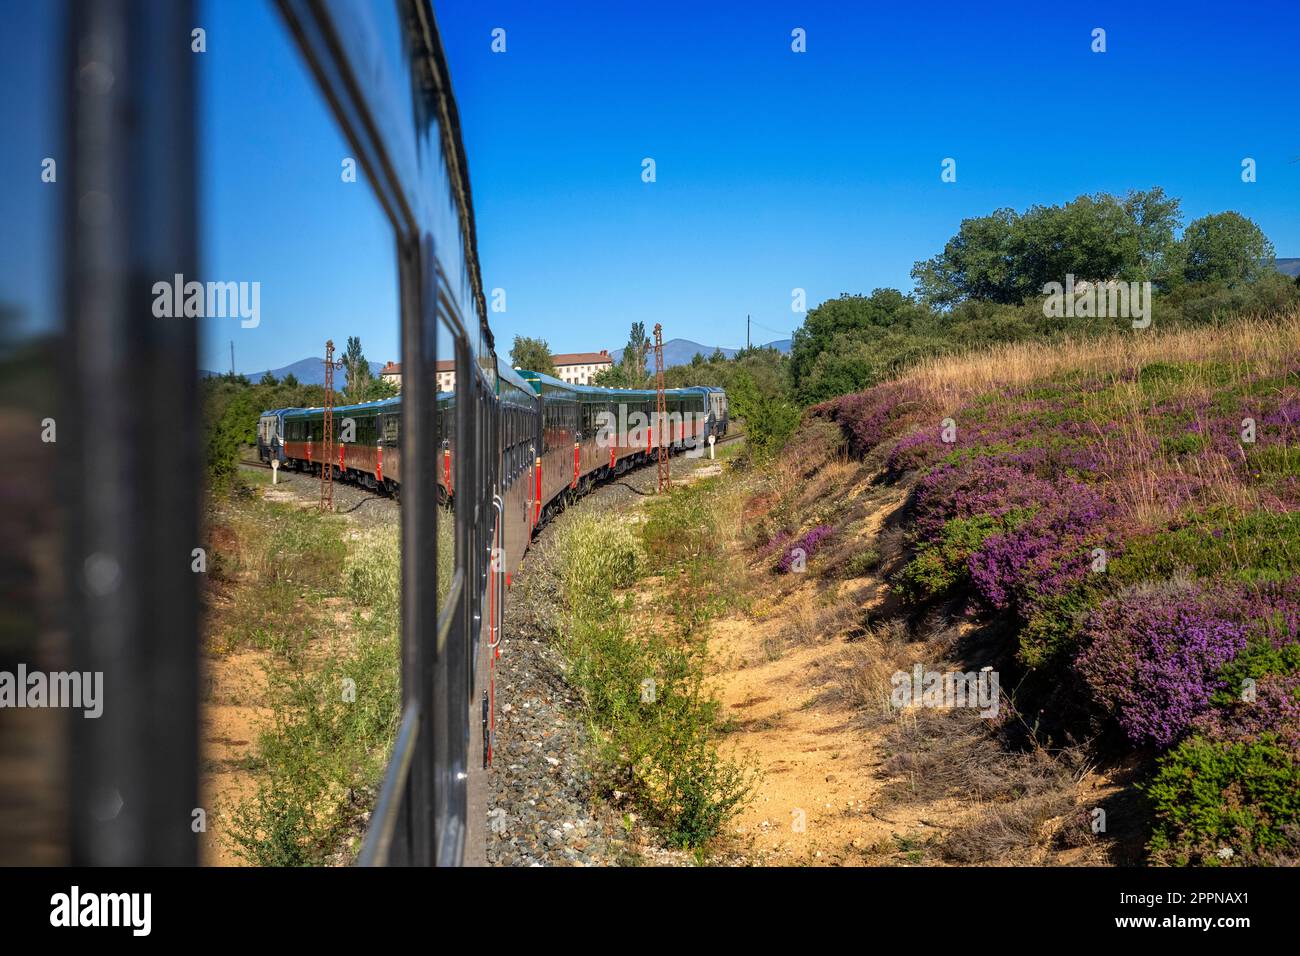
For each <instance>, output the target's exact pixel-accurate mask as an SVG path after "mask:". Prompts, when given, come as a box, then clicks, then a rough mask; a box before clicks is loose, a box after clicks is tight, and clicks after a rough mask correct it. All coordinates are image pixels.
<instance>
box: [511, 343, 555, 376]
mask: <svg viewBox="0 0 1300 956" xmlns="http://www.w3.org/2000/svg"><path fill="white" fill-rule="evenodd" d="M510 364H511V365H513V366H514V367H515V368H522V369H527V370H529V371H530V372H541V373H542V374H543V375H554V374H555V363H554V361H552V359H551V347H550V346H549V345H547V344H546V340H545V339H534V338H529V337H528V336H525V335H516V336H515V344H514V345H512V346H511V347H510Z"/></svg>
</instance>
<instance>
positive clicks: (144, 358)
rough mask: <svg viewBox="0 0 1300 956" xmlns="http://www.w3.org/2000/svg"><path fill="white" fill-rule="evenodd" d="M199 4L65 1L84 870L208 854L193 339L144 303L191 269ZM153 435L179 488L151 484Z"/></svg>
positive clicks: (70, 572) (69, 389) (74, 809)
mask: <svg viewBox="0 0 1300 956" xmlns="http://www.w3.org/2000/svg"><path fill="white" fill-rule="evenodd" d="M191 13H192V6H191V4H190V3H189V2H188V0H175V2H172V0H103V2H95V0H72V2H70V3H69V5H68V9H67V20H66V31H67V32H66V39H67V45H66V53H65V54H64V55H65V56H67V57H68V59H67V61H66V69H65V70H64V76H65V82H66V83H67V86H66V87H65V89H64V91H63V95H64V97H65V99H66V102H67V110H66V115H67V118H68V119H67V126H66V127H65V137H66V141H65V148H66V154H67V155H68V157H69V161H68V162H67V163H66V167H65V168H68V169H69V176H68V179H67V183H68V188H69V200H68V202H66V204H65V213H64V215H65V219H64V224H63V237H64V238H63V241H64V246H63V254H62V269H63V277H64V281H63V289H64V296H65V298H64V302H63V311H64V328H63V331H64V341H63V348H62V350H61V351H62V368H61V375H62V377H63V382H62V386H63V387H62V389H61V393H62V406H61V410H60V415H61V417H60V421H59V424H60V426H61V427H60V429H59V431H60V437H61V438H62V439H63V441H61V442H60V443H59V449H60V452H61V454H60V456H59V457H60V462H59V475H58V481H59V486H60V497H61V500H62V501H63V502H65V503H66V505H67V509H68V515H67V516H68V520H67V524H66V528H65V533H64V539H63V560H64V582H65V587H66V593H67V602H66V614H67V625H68V634H69V654H70V659H71V666H72V668H73V669H75V670H78V671H100V672H103V674H104V684H105V686H104V696H105V698H106V700H105V703H104V708H103V714H102V716H101V717H99V718H98V719H95V720H82V719H72V720H70V721H69V723H70V727H69V729H68V736H69V748H68V749H69V758H70V759H69V766H68V793H69V801H68V814H69V821H68V823H69V858H70V861H71V862H72V863H74V864H79V865H156V864H176V863H180V864H189V863H194V862H196V861H197V859H198V837H197V834H196V833H195V832H194V828H193V826H192V822H193V819H194V812H195V810H196V809H197V808H198V807H199V792H198V760H199V744H198V733H199V725H198V716H199V715H198V697H199V694H198V690H199V686H198V671H199V612H198V607H199V592H198V580H197V575H196V574H195V573H194V572H193V571H192V570H191V561H192V560H193V558H192V549H194V548H196V547H198V546H199V544H200V541H199V516H200V507H201V488H200V484H201V483H200V482H198V481H197V480H195V478H196V476H198V475H200V474H201V473H202V472H201V466H200V463H201V461H202V459H201V456H200V442H199V437H200V436H199V430H200V427H201V419H200V416H199V412H198V371H197V369H198V366H197V334H196V329H195V323H194V322H193V321H190V320H187V319H185V318H183V317H178V318H175V319H156V318H154V317H153V314H152V309H151V304H152V299H153V296H152V284H153V282H154V281H158V280H162V279H168V280H170V277H171V276H173V275H175V274H177V273H180V274H183V275H186V276H193V275H195V273H196V271H197V268H196V267H197V262H198V255H197V250H198V243H197V225H196V222H197V212H196V199H195V196H196V183H195V168H196V164H195V148H196V146H195V144H196V141H197V138H196V126H195V120H194V115H195V105H196V94H195V83H194V66H193V56H192V54H191V53H190V51H189V47H188V44H186V43H184V42H180V41H178V39H177V38H184V37H188V35H189V30H190V28H191V25H192V22H193V18H192V16H191ZM142 370H143V371H145V374H141V371H142ZM159 435H164V436H167V441H166V461H165V467H166V469H167V471H168V472H170V473H173V474H179V475H182V476H186V480H181V481H162V482H160V481H158V480H157V478H158V474H159V472H158V469H159V464H160V463H159V461H158V454H159V446H158V443H157V441H155V440H153V439H155V438H156V437H157V436H159ZM88 561H89V562H93V563H94V565H95V566H96V567H97V568H98V569H99V571H100V573H98V574H94V575H92V574H91V573H88V567H89V565H88V563H87V562H88Z"/></svg>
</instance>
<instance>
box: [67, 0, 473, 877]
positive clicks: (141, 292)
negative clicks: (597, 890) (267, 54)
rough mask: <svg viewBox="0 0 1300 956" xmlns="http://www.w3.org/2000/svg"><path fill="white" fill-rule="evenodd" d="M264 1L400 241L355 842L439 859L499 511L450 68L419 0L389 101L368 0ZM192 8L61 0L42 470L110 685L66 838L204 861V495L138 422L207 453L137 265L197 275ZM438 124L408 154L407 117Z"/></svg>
mask: <svg viewBox="0 0 1300 956" xmlns="http://www.w3.org/2000/svg"><path fill="white" fill-rule="evenodd" d="M271 2H274V3H275V4H276V5H277V6H278V8H279V10H280V12H281V14H282V16H283V19H284V21H285V24H286V26H287V27H288V29H289V32H290V33H291V35H292V36H293V38H294V40H295V41H296V44H297V46H298V48H299V50H300V52H301V53H302V55H303V57H304V59H305V61H306V63H307V65H308V68H309V69H310V70H311V72H312V74H313V75H314V77H315V79H316V82H317V86H318V88H319V90H320V92H321V93H322V94H323V96H324V97H325V99H326V101H327V103H328V104H329V106H330V108H331V111H332V112H333V114H334V116H335V118H336V120H337V121H338V123H339V125H340V127H341V129H342V132H343V134H344V136H345V138H346V139H347V141H348V143H349V144H350V145H351V147H352V148H353V149H354V150H355V151H356V154H357V158H358V161H359V163H360V164H361V166H362V168H363V170H364V171H365V173H366V175H367V177H368V179H369V181H370V182H371V184H372V186H373V187H374V189H375V192H376V195H377V197H378V199H379V202H380V204H381V206H382V207H383V209H384V211H385V213H386V215H387V216H388V218H389V220H390V222H391V223H392V226H393V231H394V251H395V255H396V257H397V262H398V278H399V301H400V308H401V341H402V362H403V375H404V379H405V381H404V388H403V417H404V418H405V419H406V422H404V424H403V428H402V432H401V448H402V455H403V460H404V461H407V462H410V463H411V465H410V466H408V468H407V469H406V470H405V473H404V475H403V489H402V492H403V493H402V498H403V501H402V515H401V529H402V532H401V540H402V638H401V647H402V718H401V724H400V730H399V733H398V737H397V741H396V743H395V745H394V753H393V757H392V760H391V763H390V766H389V768H388V771H387V773H386V775H385V779H384V783H383V786H382V790H381V793H380V795H379V800H378V802H377V805H376V809H375V813H374V815H373V818H372V826H371V829H370V831H369V833H368V834H367V837H366V839H365V841H364V844H363V848H362V852H361V856H360V858H359V862H361V863H369V864H387V863H405V864H415V865H429V864H440V865H454V864H457V863H460V862H462V860H463V859H464V855H465V845H466V834H467V831H468V830H469V825H468V820H467V818H466V817H467V811H466V806H467V800H466V775H467V773H468V769H469V766H470V761H469V746H468V744H469V728H470V727H471V725H472V717H471V706H470V704H471V698H472V693H473V689H474V677H473V668H472V666H471V665H472V664H473V663H474V661H475V659H476V658H477V654H476V651H477V648H478V634H477V632H476V631H475V630H474V628H475V626H477V625H478V624H479V623H480V622H481V616H482V606H483V591H482V588H481V587H479V586H478V585H479V584H480V582H479V581H478V577H479V568H480V565H481V564H483V562H482V561H481V560H480V550H481V548H480V546H481V545H482V544H483V543H484V542H485V541H490V540H491V534H492V533H493V531H494V529H493V530H491V531H490V530H489V529H487V528H486V527H485V524H486V521H485V511H486V502H487V500H488V499H489V498H490V495H491V485H490V484H489V482H493V481H495V479H496V471H497V465H496V462H495V461H494V460H492V459H493V456H492V455H491V454H490V448H491V441H492V438H493V436H494V435H495V433H496V432H495V428H496V425H495V415H496V409H495V405H494V404H493V403H492V402H491V401H490V393H491V391H492V389H490V388H489V387H488V385H487V382H488V380H489V379H490V377H491V375H492V374H493V373H492V372H491V371H489V370H485V369H484V368H483V367H482V365H481V364H480V363H481V362H484V361H486V360H487V357H489V356H491V354H492V345H493V339H492V333H491V330H490V329H489V327H488V325H487V320H486V308H485V302H484V298H483V291H482V281H481V277H480V270H479V264H478V259H477V250H476V239H475V230H474V219H473V210H472V205H471V201H470V191H469V182H468V176H467V172H466V165H465V158H464V150H463V146H462V145H461V141H460V133H459V123H458V120H457V115H456V107H455V102H454V100H453V99H452V96H451V90H450V81H449V73H448V69H447V64H446V60H445V57H444V55H443V51H442V47H441V41H440V39H439V37H438V34H437V29H436V26H435V24H434V18H433V11H432V7H431V5H430V3H429V0H393V2H394V4H395V7H396V10H397V14H398V17H399V21H400V25H401V29H402V33H403V41H404V43H405V46H406V49H405V51H404V55H405V56H406V58H407V62H406V63H405V64H403V66H404V67H405V68H408V69H409V74H410V75H409V76H408V77H403V78H402V79H403V80H409V81H410V82H411V83H412V90H413V93H414V100H415V105H416V109H415V112H416V114H417V115H414V116H406V117H403V116H400V115H397V110H398V107H397V106H395V104H394V102H392V100H391V96H390V94H391V90H382V89H377V88H373V87H372V86H369V85H367V84H368V83H369V82H370V81H371V80H372V79H373V72H368V71H367V70H366V69H365V67H366V66H367V65H368V63H367V59H366V58H367V56H370V57H371V59H373V55H374V51H373V50H370V51H366V50H359V49H358V46H357V40H356V35H355V34H354V33H352V32H350V30H349V28H350V26H352V25H354V24H355V23H357V22H358V21H359V20H361V19H363V18H364V17H365V16H366V15H367V14H368V12H369V8H368V7H366V6H365V5H364V3H363V2H362V0H271ZM192 23H193V3H192V2H191V0H69V5H68V17H67V30H66V38H67V47H66V49H67V53H66V54H65V55H66V56H67V57H68V60H67V69H66V70H65V76H66V77H67V79H66V82H67V88H66V89H65V90H64V94H63V95H64V98H65V100H66V102H67V107H68V108H67V117H68V121H67V127H66V129H65V135H66V144H65V145H66V152H67V154H68V156H69V160H68V161H67V168H69V174H68V179H67V182H68V184H69V186H70V189H71V192H70V197H71V200H70V201H69V202H68V203H67V204H66V213H65V221H64V225H63V235H64V252H63V257H62V262H63V265H62V269H63V274H64V283H63V287H64V289H65V301H64V332H65V343H64V344H65V348H64V349H63V365H62V369H61V373H62V375H63V376H64V386H65V387H64V390H63V405H62V407H61V409H60V416H61V418H60V425H61V426H63V427H61V428H60V433H61V435H60V437H62V438H63V439H64V441H63V442H61V443H60V451H61V452H62V454H61V455H60V464H59V475H58V481H59V486H60V491H61V495H62V499H63V500H64V501H65V502H66V503H67V505H68V520H67V522H66V530H65V533H64V539H63V557H64V565H65V581H66V582H67V587H68V600H67V608H66V617H67V625H68V632H69V654H70V664H71V666H72V667H74V668H75V669H77V670H83V671H103V672H104V674H105V677H106V683H107V686H106V688H105V693H106V696H108V697H109V700H110V703H111V707H110V706H106V707H105V711H104V714H103V716H102V717H101V718H100V719H98V720H76V721H71V726H70V727H69V728H68V737H69V748H68V749H69V793H70V795H71V797H70V800H69V807H68V816H69V821H68V822H69V834H70V836H69V841H70V860H71V861H72V862H74V863H79V864H92V865H95V864H118V865H141V864H192V863H195V862H197V859H198V839H197V833H196V832H195V830H194V827H193V826H192V822H193V814H194V811H195V810H196V809H197V808H198V806H199V792H198V789H199V772H198V771H199V754H200V748H199V704H198V699H199V680H198V674H199V659H200V645H199V641H200V628H199V589H198V579H197V577H196V576H195V574H194V572H193V571H192V570H191V564H190V562H191V559H192V554H191V552H192V550H193V549H194V548H195V547H197V546H198V545H199V543H200V542H199V528H200V516H201V507H202V495H201V487H200V485H199V483H197V482H193V481H177V482H157V481H156V480H153V479H154V478H155V477H156V472H157V468H158V461H157V454H158V446H157V443H156V442H154V441H151V440H149V439H151V438H152V437H153V436H157V435H166V436H168V440H167V461H166V465H167V468H168V470H169V471H171V472H173V473H177V474H181V475H198V474H199V473H200V465H201V461H202V456H201V428H202V422H201V416H200V414H199V394H198V381H197V375H198V361H197V353H198V349H197V332H196V327H195V323H193V322H190V321H184V320H162V321H160V320H155V319H153V318H152V315H151V308H150V307H151V303H152V284H153V282H154V281H157V280H161V279H164V278H170V277H171V276H173V275H175V274H177V273H180V274H182V275H184V276H187V277H188V276H197V275H198V268H199V261H198V226H197V200H196V196H197V182H196V177H197V172H196V170H197V162H196V159H197V157H196V155H195V154H196V149H197V142H198V137H197V128H196V121H195V116H196V113H197V96H196V90H195V67H194V59H193V56H192V54H191V52H190V50H189V47H188V44H187V43H184V42H178V39H177V38H185V37H188V35H189V31H190V29H191V26H192ZM435 125H436V127H437V130H436V133H437V138H436V139H431V141H429V142H424V149H425V151H426V152H425V153H421V152H420V151H419V149H418V148H417V144H419V143H421V142H422V141H421V139H420V134H421V132H425V133H427V132H429V131H430V130H431V129H432V127H434V126H435ZM394 130H396V131H398V135H397V136H396V137H395V138H394V136H393V131H394ZM408 137H409V138H408ZM435 146H436V148H435ZM423 162H437V163H440V164H442V167H441V168H442V169H443V170H445V176H444V179H443V180H441V181H443V182H446V183H447V184H448V186H449V188H450V190H451V192H452V196H451V199H452V201H453V202H454V203H455V206H456V212H457V214H458V217H459V223H458V227H459V236H458V237H456V241H458V243H459V246H460V248H459V250H457V255H458V257H459V259H460V261H462V262H463V265H464V268H465V270H466V272H467V273H468V279H469V286H468V293H469V295H470V298H471V299H472V300H473V301H472V311H473V313H474V314H473V315H470V316H466V317H462V316H461V315H460V314H459V311H458V306H457V305H456V303H455V300H454V299H453V298H452V297H451V296H449V295H448V289H449V284H448V282H447V280H446V277H445V276H444V275H443V274H442V273H441V271H440V270H441V265H440V263H439V258H438V249H437V248H436V246H435V240H434V235H435V233H436V227H435V221H434V214H433V213H432V212H431V210H433V209H435V208H438V206H437V203H438V202H442V203H443V204H444V205H445V203H446V199H447V197H446V196H436V197H435V196H429V195H426V194H425V190H426V189H428V188H429V187H428V185H427V184H428V183H429V182H431V181H433V179H432V177H430V176H427V175H425V172H426V171H425V170H422V169H421V168H420V166H421V163H423ZM472 325H477V329H476V330H475V331H474V332H473V333H471V331H470V327H471V326H472ZM443 328H445V329H446V330H447V333H448V334H449V336H450V338H451V340H452V343H453V346H454V349H455V370H456V391H457V400H456V415H455V427H456V432H457V434H458V436H460V437H461V442H462V444H461V446H460V450H461V453H459V454H458V455H457V464H456V470H457V476H456V477H457V486H458V487H459V488H461V489H465V490H466V491H469V492H470V494H463V493H462V502H461V503H460V504H458V507H457V508H456V517H455V523H456V532H455V542H456V544H455V548H456V554H455V567H456V571H455V574H454V577H453V580H452V581H451V582H449V588H448V589H447V600H446V604H445V606H444V607H443V608H441V609H439V608H438V606H437V604H436V595H437V592H438V587H439V582H438V581H437V546H438V535H437V525H438V521H439V509H438V504H437V481H436V477H435V474H434V471H433V469H432V468H422V467H419V466H418V463H420V462H431V461H433V459H434V453H435V451H436V450H437V437H438V436H437V418H438V416H437V399H436V396H437V373H436V368H437V358H438V354H437V353H438V347H439V346H438V340H439V330H440V329H443ZM142 367H143V368H145V369H147V374H143V375H142V374H139V371H140V369H141V368H142ZM485 495H486V496H487V497H485ZM478 499H482V500H478ZM92 556H94V564H95V567H96V568H97V569H98V570H99V572H100V573H98V574H94V575H91V574H87V571H86V568H87V564H86V561H87V559H88V558H90V557H92ZM106 572H107V573H106ZM105 582H107V583H105ZM119 801H120V805H119Z"/></svg>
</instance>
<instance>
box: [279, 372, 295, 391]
mask: <svg viewBox="0 0 1300 956" xmlns="http://www.w3.org/2000/svg"><path fill="white" fill-rule="evenodd" d="M280 384H281V385H283V386H284V387H285V388H297V387H298V376H297V375H294V374H293V372H290V373H289V374H288V375H286V376H285V377H284V381H283V382H281V383H280Z"/></svg>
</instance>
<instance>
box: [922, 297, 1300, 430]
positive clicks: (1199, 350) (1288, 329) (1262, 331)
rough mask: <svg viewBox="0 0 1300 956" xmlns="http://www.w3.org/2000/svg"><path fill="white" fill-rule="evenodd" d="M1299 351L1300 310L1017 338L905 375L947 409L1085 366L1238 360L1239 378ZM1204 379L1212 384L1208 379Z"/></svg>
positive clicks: (1091, 371)
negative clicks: (1055, 337)
mask: <svg viewBox="0 0 1300 956" xmlns="http://www.w3.org/2000/svg"><path fill="white" fill-rule="evenodd" d="M1296 355H1300V315H1292V316H1288V317H1286V318H1283V319H1279V320H1276V321H1273V320H1267V319H1259V318H1252V319H1241V320H1236V321H1234V322H1232V323H1230V324H1227V325H1224V326H1222V327H1219V326H1206V327H1202V328H1196V329H1186V330H1176V331H1171V332H1167V333H1162V332H1159V331H1155V332H1151V331H1147V332H1137V331H1134V332H1120V333H1116V334H1114V335H1108V336H1104V337H1100V338H1088V339H1066V340H1063V341H1060V342H1013V343H1007V344H1004V345H998V346H994V347H992V348H987V347H986V348H983V349H980V350H979V351H972V352H968V353H956V354H952V355H943V356H938V357H936V358H933V359H929V360H927V361H924V362H922V363H921V364H920V365H918V366H917V367H916V368H914V369H913V370H912V371H910V372H909V373H908V374H906V375H904V376H902V380H903V381H906V382H911V383H913V384H915V385H916V386H917V387H918V388H919V390H920V391H921V393H922V394H923V395H924V396H925V397H926V398H927V399H929V400H930V401H931V402H932V403H933V404H934V406H935V407H937V408H949V407H955V406H957V405H959V404H961V403H963V402H965V401H966V400H968V399H970V398H972V397H974V396H976V395H979V394H981V393H984V392H988V391H990V390H992V389H995V388H999V387H1004V386H1017V385H1028V384H1030V383H1031V382H1039V381H1043V380H1045V379H1050V378H1054V377H1058V376H1064V375H1074V374H1079V373H1082V374H1084V375H1085V376H1087V377H1106V376H1114V375H1120V374H1122V373H1124V372H1129V371H1135V370H1137V369H1140V368H1141V367H1142V366H1143V365H1147V364H1149V363H1151V362H1204V361H1207V360H1208V361H1215V362H1221V363H1224V364H1227V365H1230V366H1232V367H1233V369H1234V377H1235V378H1236V380H1237V381H1240V380H1241V379H1244V378H1246V377H1247V376H1249V375H1252V374H1256V373H1258V372H1262V371H1266V370H1268V369H1270V368H1273V367H1276V366H1277V365H1278V364H1280V363H1281V362H1284V361H1286V360H1288V359H1292V358H1294V357H1295V356H1296ZM1193 384H1195V383H1194V381H1193ZM1202 384H1203V385H1204V386H1205V387H1206V388H1210V387H1213V386H1212V383H1211V382H1209V381H1208V380H1207V381H1205V382H1204V383H1202Z"/></svg>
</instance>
